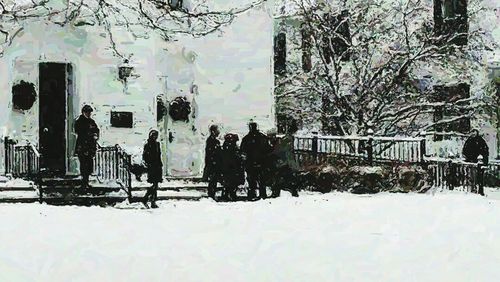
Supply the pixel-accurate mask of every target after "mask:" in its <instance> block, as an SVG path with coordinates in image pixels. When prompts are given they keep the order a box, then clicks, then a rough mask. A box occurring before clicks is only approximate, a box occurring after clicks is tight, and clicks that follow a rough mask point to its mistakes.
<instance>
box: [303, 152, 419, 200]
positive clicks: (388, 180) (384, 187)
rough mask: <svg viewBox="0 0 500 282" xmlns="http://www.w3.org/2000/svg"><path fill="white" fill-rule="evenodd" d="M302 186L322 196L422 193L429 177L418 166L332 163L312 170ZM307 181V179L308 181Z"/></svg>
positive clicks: (306, 175)
mask: <svg viewBox="0 0 500 282" xmlns="http://www.w3.org/2000/svg"><path fill="white" fill-rule="evenodd" d="M302 178H303V179H302V182H305V183H306V185H303V187H309V188H310V189H312V190H314V191H318V192H322V193H328V192H331V191H348V192H351V193H355V194H372V193H378V192H381V191H391V192H411V191H416V192H419V191H421V190H422V189H423V188H425V187H427V186H428V180H429V174H428V172H427V171H426V170H425V169H423V168H422V167H421V166H418V165H409V164H408V165H406V164H401V165H394V164H392V163H391V164H389V163H388V164H376V165H372V166H370V165H367V164H366V163H363V162H361V161H357V160H345V159H330V160H328V162H325V164H323V165H319V166H316V167H313V168H309V172H308V173H303V174H302ZM306 178H307V179H306Z"/></svg>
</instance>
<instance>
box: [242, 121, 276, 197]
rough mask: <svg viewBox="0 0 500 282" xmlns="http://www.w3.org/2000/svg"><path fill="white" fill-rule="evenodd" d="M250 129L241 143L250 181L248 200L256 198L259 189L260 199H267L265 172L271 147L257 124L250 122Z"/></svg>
mask: <svg viewBox="0 0 500 282" xmlns="http://www.w3.org/2000/svg"><path fill="white" fill-rule="evenodd" d="M248 128H249V132H248V134H247V135H246V136H245V137H243V140H242V141H241V152H242V153H243V157H244V160H245V162H244V163H245V171H246V173H247V181H248V199H249V200H251V199H253V198H255V196H256V195H255V193H256V190H257V188H258V189H259V198H261V199H265V198H267V194H266V185H265V181H264V178H263V172H264V169H265V165H266V161H267V156H268V154H269V152H270V151H271V145H270V144H269V140H268V138H267V136H266V135H265V134H263V133H262V132H260V131H259V130H258V128H257V123H255V122H250V123H249V125H248Z"/></svg>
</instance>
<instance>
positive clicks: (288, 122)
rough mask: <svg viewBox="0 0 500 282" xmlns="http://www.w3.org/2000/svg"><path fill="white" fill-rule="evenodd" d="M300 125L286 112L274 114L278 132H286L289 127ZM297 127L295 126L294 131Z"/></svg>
mask: <svg viewBox="0 0 500 282" xmlns="http://www.w3.org/2000/svg"><path fill="white" fill-rule="evenodd" d="M297 126H300V124H299V122H298V121H297V120H296V119H294V118H292V117H291V116H289V115H287V114H277V115H276V127H277V130H278V134H286V133H287V132H288V131H289V128H290V127H297ZM296 130H297V128H295V131H296Z"/></svg>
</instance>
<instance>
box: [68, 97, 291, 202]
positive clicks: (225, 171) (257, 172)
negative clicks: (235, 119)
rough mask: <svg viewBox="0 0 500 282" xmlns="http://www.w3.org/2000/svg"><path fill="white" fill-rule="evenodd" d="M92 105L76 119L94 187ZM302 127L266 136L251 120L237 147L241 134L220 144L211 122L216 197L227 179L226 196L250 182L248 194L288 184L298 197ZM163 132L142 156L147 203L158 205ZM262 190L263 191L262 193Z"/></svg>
mask: <svg viewBox="0 0 500 282" xmlns="http://www.w3.org/2000/svg"><path fill="white" fill-rule="evenodd" d="M92 112H93V109H92V107H91V106H89V105H85V106H84V107H83V108H82V114H81V115H80V116H79V117H78V119H77V120H76V122H75V133H76V134H77V136H78V137H77V140H76V148H75V154H76V155H77V156H78V159H79V162H80V174H81V176H82V188H89V187H90V185H89V176H90V175H91V174H92V172H93V170H94V168H93V163H94V157H95V155H96V151H97V146H98V143H97V140H98V139H99V127H98V126H97V124H96V122H95V121H94V120H93V119H92V117H91V116H92ZM296 131H297V127H296V124H295V123H293V124H292V125H291V126H290V127H289V130H288V132H287V134H286V135H285V137H284V138H280V139H278V138H276V136H275V135H271V136H266V135H265V134H263V133H262V132H260V131H259V129H258V126H257V123H255V122H251V123H249V133H248V134H247V135H246V136H245V137H243V139H242V141H241V147H239V146H238V141H239V137H238V135H237V134H233V133H228V134H226V135H225V136H224V142H223V144H222V145H221V142H220V141H219V139H218V137H219V135H220V131H219V128H218V126H217V125H212V126H211V127H210V136H209V137H208V139H207V141H206V148H205V169H204V173H203V176H204V179H205V181H207V182H208V195H209V197H211V198H213V199H215V195H216V191H217V186H218V184H219V183H220V184H222V186H223V189H222V199H224V200H236V199H237V194H236V191H237V190H238V187H239V186H240V185H243V184H244V183H245V174H246V180H247V181H248V193H247V198H248V199H250V200H252V199H258V198H261V199H265V198H267V192H266V189H267V187H270V188H271V190H272V195H271V196H272V197H277V196H279V195H280V191H281V190H283V189H290V191H291V193H292V195H294V196H298V192H297V190H296V189H295V187H296V185H289V184H290V183H292V181H293V179H294V176H295V175H296V173H297V169H298V165H297V164H296V162H295V159H294V157H293V134H294V133H295V132H296ZM158 137H159V133H158V131H157V130H151V131H150V132H149V135H148V140H147V141H146V144H145V145H144V148H143V154H142V159H143V162H144V165H145V167H146V172H147V176H148V179H147V181H148V182H149V183H151V184H152V185H151V186H150V187H149V188H148V190H147V191H146V194H145V195H144V197H143V203H144V205H146V206H147V203H148V202H151V207H153V208H156V207H157V205H156V201H157V198H158V196H157V190H158V184H159V183H160V182H162V180H163V179H162V172H163V164H162V160H161V147H160V143H159V142H158ZM257 190H258V195H257V193H256V192H257Z"/></svg>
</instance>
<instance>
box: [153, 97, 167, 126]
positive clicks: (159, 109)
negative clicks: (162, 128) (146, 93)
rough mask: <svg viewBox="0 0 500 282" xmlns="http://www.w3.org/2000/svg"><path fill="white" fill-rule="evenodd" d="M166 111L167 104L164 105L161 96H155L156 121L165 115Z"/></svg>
mask: <svg viewBox="0 0 500 282" xmlns="http://www.w3.org/2000/svg"><path fill="white" fill-rule="evenodd" d="M167 112H168V111H167V106H165V103H164V102H163V99H162V97H160V96H158V97H156V121H160V120H162V119H163V117H165V116H166V114H167Z"/></svg>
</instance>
